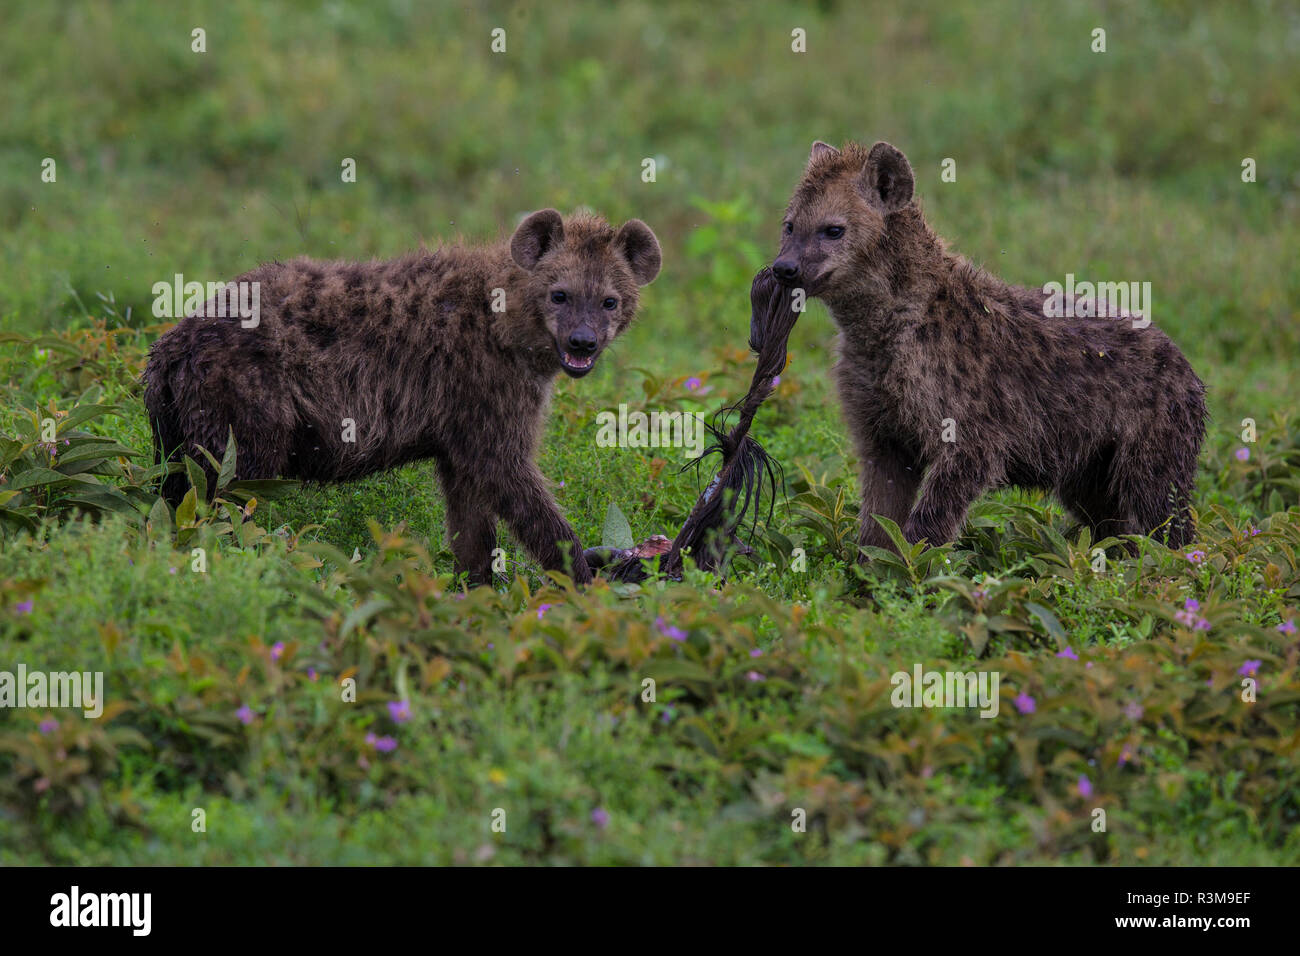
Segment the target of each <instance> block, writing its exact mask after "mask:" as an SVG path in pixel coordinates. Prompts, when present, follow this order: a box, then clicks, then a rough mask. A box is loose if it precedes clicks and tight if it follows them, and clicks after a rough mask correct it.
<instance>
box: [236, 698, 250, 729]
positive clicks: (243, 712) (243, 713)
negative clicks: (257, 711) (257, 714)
mask: <svg viewBox="0 0 1300 956" xmlns="http://www.w3.org/2000/svg"><path fill="white" fill-rule="evenodd" d="M235 716H236V717H238V718H239V722H240V723H241V724H243V725H244V726H245V727H247V726H248V725H249V724H251V723H252V722H253V708H251V707H249V706H248V705H247V704H245V705H244V706H243V707H241V708H239V710H237V711H235Z"/></svg>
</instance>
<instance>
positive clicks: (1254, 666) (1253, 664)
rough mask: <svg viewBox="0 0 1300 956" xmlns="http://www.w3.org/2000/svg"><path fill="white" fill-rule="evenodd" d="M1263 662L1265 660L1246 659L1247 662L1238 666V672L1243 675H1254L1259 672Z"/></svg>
mask: <svg viewBox="0 0 1300 956" xmlns="http://www.w3.org/2000/svg"><path fill="white" fill-rule="evenodd" d="M1261 663H1263V662H1262V661H1246V663H1244V664H1242V665H1241V666H1240V667H1239V668H1237V673H1238V674H1241V675H1242V676H1243V677H1254V676H1255V674H1257V673H1259V665H1260V664H1261Z"/></svg>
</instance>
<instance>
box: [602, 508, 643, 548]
mask: <svg viewBox="0 0 1300 956" xmlns="http://www.w3.org/2000/svg"><path fill="white" fill-rule="evenodd" d="M601 544H603V545H604V546H605V547H607V548H622V549H625V550H626V549H627V548H634V547H636V541H635V540H633V538H632V526H631V525H630V524H628V522H627V516H626V515H624V514H623V512H622V511H621V510H620V509H619V507H618V505H616V504H614V502H612V501H611V502H610V503H609V508H608V509H607V510H606V511H605V530H604V532H603V533H602V535H601Z"/></svg>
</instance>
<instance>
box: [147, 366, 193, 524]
mask: <svg viewBox="0 0 1300 956" xmlns="http://www.w3.org/2000/svg"><path fill="white" fill-rule="evenodd" d="M144 382H145V388H144V405H145V410H146V411H147V412H148V413H149V430H150V431H151V432H152V433H153V460H154V464H155V465H160V464H162V463H163V462H175V461H180V460H181V447H182V446H183V445H184V443H185V434H184V432H183V431H182V429H181V424H180V420H179V419H178V418H177V417H176V398H175V396H174V395H173V394H172V389H171V385H170V383H169V382H168V381H167V377H166V376H165V375H164V374H162V373H161V370H160V369H158V368H156V367H154V366H153V365H152V364H151V365H150V366H149V367H147V368H146V369H145V373H144ZM188 487H189V480H188V478H186V476H185V475H184V474H183V473H179V474H178V473H172V474H169V475H165V476H163V480H162V483H161V486H160V488H159V493H160V494H161V495H162V496H163V497H164V498H165V499H167V501H168V503H170V504H171V505H172V506H173V507H175V506H176V505H179V504H180V503H181V499H183V498H184V497H185V491H186V489H187V488H188Z"/></svg>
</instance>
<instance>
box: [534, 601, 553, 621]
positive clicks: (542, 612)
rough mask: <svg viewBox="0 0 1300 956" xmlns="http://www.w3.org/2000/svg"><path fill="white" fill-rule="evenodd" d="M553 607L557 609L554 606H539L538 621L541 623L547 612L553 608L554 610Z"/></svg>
mask: <svg viewBox="0 0 1300 956" xmlns="http://www.w3.org/2000/svg"><path fill="white" fill-rule="evenodd" d="M553 607H555V605H554V604H541V605H538V607H537V620H539V621H540V620H541V619H542V618H543V617H545V615H546V612H547V611H549V610H550V609H551V608H553Z"/></svg>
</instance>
